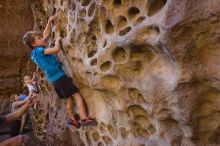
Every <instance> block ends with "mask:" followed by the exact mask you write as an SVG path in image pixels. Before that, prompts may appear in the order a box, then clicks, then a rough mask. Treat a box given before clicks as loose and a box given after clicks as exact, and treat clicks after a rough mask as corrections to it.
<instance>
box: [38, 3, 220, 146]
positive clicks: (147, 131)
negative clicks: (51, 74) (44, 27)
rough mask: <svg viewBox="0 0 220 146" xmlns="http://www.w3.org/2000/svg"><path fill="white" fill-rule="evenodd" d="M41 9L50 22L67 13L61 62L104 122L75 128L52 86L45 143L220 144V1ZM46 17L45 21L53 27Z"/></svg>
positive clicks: (42, 116)
mask: <svg viewBox="0 0 220 146" xmlns="http://www.w3.org/2000/svg"><path fill="white" fill-rule="evenodd" d="M41 6H42V7H43V9H44V11H45V14H46V15H45V16H50V15H52V14H56V15H58V18H57V20H55V22H54V28H53V31H54V32H53V34H56V33H57V32H56V29H55V27H56V26H57V25H58V22H60V23H61V28H62V30H61V34H62V36H63V48H64V49H63V52H62V53H61V54H60V55H59V57H60V59H61V60H62V61H63V62H64V69H65V70H66V72H67V74H69V75H70V76H72V77H73V78H74V80H75V82H76V84H77V85H78V86H79V88H80V89H81V92H82V94H83V96H84V98H85V100H86V103H87V105H88V109H89V113H90V115H91V116H94V117H96V118H97V121H98V123H99V124H98V126H97V127H84V128H81V129H80V130H75V129H74V128H73V127H66V125H65V117H66V111H65V103H64V102H61V100H59V99H58V98H57V97H56V95H55V94H54V91H53V90H51V89H52V88H51V86H50V85H49V86H48V85H47V86H45V88H44V90H43V94H42V102H41V105H42V106H41V112H39V113H37V115H36V116H35V118H36V123H37V124H36V125H35V126H36V128H35V131H36V135H37V136H39V137H41V139H42V141H47V142H48V143H50V144H51V145H52V144H56V145H74V144H75V145H98V146H104V145H114V146H116V145H119V146H123V145H126V146H131V145H134V146H138V145H140V146H143V145H149V146H153V145H156V146H165V145H172V146H176V145H187V146H190V145H210V144H212V145H218V143H219V141H220V140H219V137H218V134H219V126H220V115H219V104H218V101H219V98H220V96H219V89H220V85H219V78H220V72H219V69H218V66H219V56H220V54H219V45H220V43H219V34H220V33H219V32H220V31H219V30H217V29H218V27H219V26H220V22H219V19H220V13H219V11H220V2H219V1H214V0H210V1H202V0H193V1H190V0H182V1H179V0H103V1H102V0H99V1H95V0H77V1H73V0H67V1H64V0H58V1H54V0H42V1H41ZM41 13H44V12H41ZM41 13H35V17H36V18H38V19H39V20H41V19H42V20H44V21H45V17H41V16H42V15H40V14H41ZM58 19H60V21H59V20H58ZM36 25H39V24H38V23H36ZM53 36H55V35H53ZM45 84H46V83H45Z"/></svg>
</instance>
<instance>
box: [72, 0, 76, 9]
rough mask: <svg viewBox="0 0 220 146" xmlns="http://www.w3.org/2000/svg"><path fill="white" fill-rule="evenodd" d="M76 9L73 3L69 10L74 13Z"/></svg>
mask: <svg viewBox="0 0 220 146" xmlns="http://www.w3.org/2000/svg"><path fill="white" fill-rule="evenodd" d="M75 9H76V4H75V3H74V2H73V4H72V5H71V10H72V11H74V10H75Z"/></svg>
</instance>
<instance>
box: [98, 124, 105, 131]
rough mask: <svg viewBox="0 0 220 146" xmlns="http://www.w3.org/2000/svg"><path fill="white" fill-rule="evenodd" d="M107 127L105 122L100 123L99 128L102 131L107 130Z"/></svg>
mask: <svg viewBox="0 0 220 146" xmlns="http://www.w3.org/2000/svg"><path fill="white" fill-rule="evenodd" d="M105 127H106V126H105V123H103V122H101V123H100V125H99V130H100V132H101V133H104V132H106V130H105Z"/></svg>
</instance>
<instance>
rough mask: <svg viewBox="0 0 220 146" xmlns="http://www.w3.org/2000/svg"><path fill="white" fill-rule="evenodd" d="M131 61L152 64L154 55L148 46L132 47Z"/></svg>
mask: <svg viewBox="0 0 220 146" xmlns="http://www.w3.org/2000/svg"><path fill="white" fill-rule="evenodd" d="M130 49H131V50H130V60H131V61H140V60H145V62H150V61H152V60H153V59H154V53H153V52H152V51H151V49H150V48H149V46H147V45H131V47H130Z"/></svg>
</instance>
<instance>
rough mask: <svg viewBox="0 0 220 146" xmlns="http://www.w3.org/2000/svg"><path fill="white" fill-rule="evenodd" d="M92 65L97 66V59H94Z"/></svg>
mask: <svg viewBox="0 0 220 146" xmlns="http://www.w3.org/2000/svg"><path fill="white" fill-rule="evenodd" d="M90 64H91V66H96V65H97V58H94V59H92V61H91V63H90Z"/></svg>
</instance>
